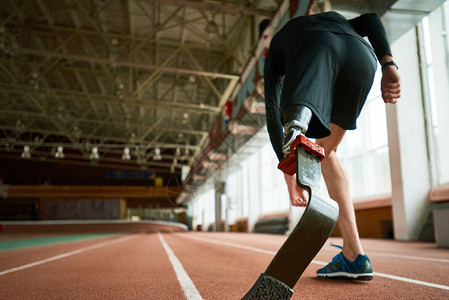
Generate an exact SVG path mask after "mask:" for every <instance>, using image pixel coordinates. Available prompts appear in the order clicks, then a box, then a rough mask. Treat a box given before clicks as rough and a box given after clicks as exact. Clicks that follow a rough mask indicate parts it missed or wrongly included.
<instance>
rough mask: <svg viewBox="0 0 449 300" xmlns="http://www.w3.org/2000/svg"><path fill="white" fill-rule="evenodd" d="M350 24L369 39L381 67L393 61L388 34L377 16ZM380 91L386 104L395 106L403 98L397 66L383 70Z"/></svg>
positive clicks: (354, 20)
mask: <svg viewBox="0 0 449 300" xmlns="http://www.w3.org/2000/svg"><path fill="white" fill-rule="evenodd" d="M349 22H350V23H351V25H352V27H354V30H355V31H356V32H357V33H358V34H360V35H361V36H367V37H368V39H369V41H370V43H371V45H372V46H373V48H374V52H375V53H376V56H377V59H378V60H379V62H380V64H381V65H383V64H385V63H386V62H390V61H393V57H392V55H391V49H390V44H389V43H388V38H387V33H386V31H385V28H384V26H383V24H382V21H381V20H380V18H379V16H378V15H377V14H364V15H361V16H359V17H357V18H354V19H351V20H349ZM380 89H381V91H382V99H383V100H384V102H385V103H393V104H394V103H396V102H397V100H398V98H399V97H401V78H400V76H399V73H398V71H397V68H396V66H395V65H389V66H386V67H384V68H382V80H381V86H380Z"/></svg>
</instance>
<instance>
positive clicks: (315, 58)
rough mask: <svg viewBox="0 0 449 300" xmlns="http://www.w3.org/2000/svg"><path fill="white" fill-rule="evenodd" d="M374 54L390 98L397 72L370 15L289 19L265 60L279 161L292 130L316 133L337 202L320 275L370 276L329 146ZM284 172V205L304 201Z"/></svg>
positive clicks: (358, 96)
mask: <svg viewBox="0 0 449 300" xmlns="http://www.w3.org/2000/svg"><path fill="white" fill-rule="evenodd" d="M363 37H368V40H369V42H370V44H371V45H372V46H370V44H369V43H368V42H367V41H365V39H364V38H363ZM376 59H377V60H378V61H379V62H380V65H381V66H382V81H381V92H382V98H383V100H384V102H385V103H392V104H394V103H396V102H397V100H398V98H400V95H401V83H400V76H399V73H398V71H397V69H398V67H397V65H396V64H395V63H394V61H393V57H392V53H391V49H390V46H389V43H388V39H387V34H386V32H385V28H384V26H383V24H382V22H381V20H380V18H379V17H378V16H377V15H376V14H364V15H361V16H359V17H357V18H354V19H350V20H347V19H346V18H345V17H343V16H342V15H340V14H338V13H337V12H326V13H321V14H316V15H309V16H301V17H297V18H294V19H292V20H290V21H289V22H288V23H287V24H286V25H285V26H284V27H283V28H282V29H281V30H280V31H279V32H278V33H277V34H276V35H275V36H274V37H273V39H272V41H271V44H270V49H269V52H268V56H267V59H266V62H265V70H264V82H265V106H266V115H267V127H268V132H269V135H270V141H271V143H272V145H273V148H274V151H275V152H276V155H277V157H278V159H279V161H281V160H282V159H283V158H284V156H285V155H286V154H288V152H289V146H290V144H291V143H292V141H293V140H294V139H295V138H296V137H297V136H298V135H299V134H305V135H306V136H307V137H310V138H316V139H317V140H316V143H317V144H319V145H321V146H322V147H323V148H324V150H325V154H326V157H325V158H324V160H323V161H322V162H321V169H322V174H323V176H324V179H325V182H326V186H327V190H328V192H329V196H330V197H331V198H332V199H333V200H335V201H336V202H337V203H338V205H339V208H340V214H339V219H338V224H339V227H340V231H341V234H342V237H343V247H342V251H341V252H340V253H339V254H338V255H336V256H335V257H334V258H333V259H332V262H331V263H329V264H328V265H327V266H325V267H324V268H322V269H320V270H318V271H317V275H318V276H319V277H339V278H340V277H346V278H351V279H356V280H371V279H372V278H373V270H372V266H371V263H370V260H369V258H368V256H366V255H365V253H364V251H363V248H362V245H361V243H360V239H359V234H358V231H357V225H356V219H355V212H354V206H353V203H352V200H351V196H350V192H349V182H348V177H347V175H346V173H345V171H344V169H343V167H342V165H341V162H340V161H339V159H338V157H337V154H336V151H337V147H338V145H339V143H340V142H341V140H342V139H343V136H344V134H345V132H346V130H353V129H356V120H357V118H358V116H359V114H360V111H361V109H362V107H363V105H364V103H365V100H366V97H367V95H368V92H369V91H370V89H371V86H372V83H373V80H374V74H375V71H376V68H377V62H376ZM284 176H285V180H286V183H287V186H288V191H289V194H290V201H291V204H292V205H294V206H306V205H307V201H308V195H307V192H306V191H305V190H302V189H301V188H299V187H298V186H297V184H296V175H294V176H290V175H287V174H284Z"/></svg>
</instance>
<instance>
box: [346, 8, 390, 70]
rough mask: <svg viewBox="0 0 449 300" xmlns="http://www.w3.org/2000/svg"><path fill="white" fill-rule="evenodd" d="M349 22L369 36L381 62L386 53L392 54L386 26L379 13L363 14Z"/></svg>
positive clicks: (358, 30) (357, 30)
mask: <svg viewBox="0 0 449 300" xmlns="http://www.w3.org/2000/svg"><path fill="white" fill-rule="evenodd" d="M349 23H351V25H352V27H353V28H354V30H355V31H356V32H357V33H358V34H360V35H361V36H363V37H365V36H366V37H368V39H369V41H370V43H371V45H372V46H373V48H374V52H375V53H376V56H377V59H378V60H379V62H381V60H382V58H383V57H384V56H385V55H390V56H391V49H390V44H389V43H388V38H387V33H386V31H385V27H384V25H383V24H382V21H381V20H380V18H379V16H378V15H377V14H374V13H370V14H363V15H361V16H359V17H357V18H354V19H351V20H349Z"/></svg>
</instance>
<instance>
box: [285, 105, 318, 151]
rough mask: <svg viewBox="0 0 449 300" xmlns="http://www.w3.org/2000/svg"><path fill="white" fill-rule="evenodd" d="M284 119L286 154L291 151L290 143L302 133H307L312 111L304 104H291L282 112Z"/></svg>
mask: <svg viewBox="0 0 449 300" xmlns="http://www.w3.org/2000/svg"><path fill="white" fill-rule="evenodd" d="M282 117H283V120H284V139H283V141H282V152H284V155H285V156H286V155H288V154H289V153H290V144H291V143H292V142H293V141H294V140H295V139H296V137H297V136H298V135H300V134H301V133H302V134H304V135H305V133H306V132H307V129H308V127H309V123H310V120H311V119H312V111H311V110H310V109H309V108H308V107H306V106H304V105H291V106H289V107H287V108H286V109H285V110H284V112H283V113H282Z"/></svg>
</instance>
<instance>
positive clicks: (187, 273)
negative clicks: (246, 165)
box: [0, 232, 449, 299]
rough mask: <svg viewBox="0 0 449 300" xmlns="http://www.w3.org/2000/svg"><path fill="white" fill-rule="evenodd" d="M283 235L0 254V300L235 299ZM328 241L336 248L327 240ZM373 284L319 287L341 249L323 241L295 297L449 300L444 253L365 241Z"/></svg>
mask: <svg viewBox="0 0 449 300" xmlns="http://www.w3.org/2000/svg"><path fill="white" fill-rule="evenodd" d="M285 239H286V237H285V236H277V235H265V234H244V233H200V232H185V233H171V234H166V233H163V234H157V233H154V234H131V235H119V236H109V237H102V238H97V239H91V240H84V241H77V242H69V243H60V244H53V245H48V246H36V247H30V248H22V249H16V250H5V251H1V252H0V299H240V298H241V297H242V296H243V295H244V294H245V293H246V292H247V290H248V289H249V288H250V287H251V286H252V284H253V283H254V282H255V280H256V279H257V277H258V276H259V274H260V273H261V272H263V271H264V270H265V268H266V267H267V265H268V263H269V262H270V260H271V258H272V257H273V255H274V253H275V252H276V251H277V250H278V249H279V247H280V245H281V244H282V243H283V241H285ZM329 242H333V243H336V244H340V243H341V239H338V238H331V239H330V240H329ZM362 242H363V244H364V247H365V250H366V252H367V254H368V255H369V256H370V259H371V262H372V264H373V267H374V271H375V278H374V280H373V281H370V282H351V281H344V280H326V279H318V278H316V276H315V271H316V269H318V268H320V267H321V266H322V265H324V264H325V263H327V262H329V261H330V260H331V259H332V257H333V256H334V255H336V254H337V253H338V251H339V250H338V249H336V248H333V247H330V246H329V243H327V244H326V245H325V246H324V247H323V249H322V250H321V251H320V253H318V255H317V256H316V257H315V260H314V261H313V262H312V264H311V265H310V266H309V267H308V268H307V270H306V271H305V273H304V274H303V276H302V277H301V279H300V280H299V282H298V284H297V285H296V286H295V288H294V291H295V293H294V295H293V299H449V249H441V248H437V247H436V245H435V244H433V243H418V242H398V241H390V240H363V241H362Z"/></svg>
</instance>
